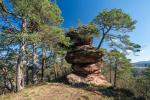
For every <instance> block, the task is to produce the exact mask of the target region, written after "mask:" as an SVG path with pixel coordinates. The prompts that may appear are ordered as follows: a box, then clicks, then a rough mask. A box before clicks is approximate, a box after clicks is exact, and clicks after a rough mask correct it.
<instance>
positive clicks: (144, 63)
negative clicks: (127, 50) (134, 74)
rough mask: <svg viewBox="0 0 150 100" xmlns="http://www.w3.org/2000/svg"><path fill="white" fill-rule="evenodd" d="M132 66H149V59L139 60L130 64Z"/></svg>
mask: <svg viewBox="0 0 150 100" xmlns="http://www.w3.org/2000/svg"><path fill="white" fill-rule="evenodd" d="M132 65H133V67H137V68H138V67H139V68H147V67H149V66H150V61H140V62H136V63H133V64H132Z"/></svg>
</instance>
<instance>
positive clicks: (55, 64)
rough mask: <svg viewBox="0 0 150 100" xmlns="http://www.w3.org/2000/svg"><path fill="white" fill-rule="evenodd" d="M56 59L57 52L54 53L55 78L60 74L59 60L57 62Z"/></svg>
mask: <svg viewBox="0 0 150 100" xmlns="http://www.w3.org/2000/svg"><path fill="white" fill-rule="evenodd" d="M56 59H57V54H56V53H54V73H55V79H57V77H58V74H57V62H56Z"/></svg>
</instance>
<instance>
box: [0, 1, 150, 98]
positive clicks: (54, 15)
mask: <svg viewBox="0 0 150 100" xmlns="http://www.w3.org/2000/svg"><path fill="white" fill-rule="evenodd" d="M64 21H65V20H64V18H63V16H62V11H61V9H60V8H59V6H58V5H57V2H56V1H55V0H0V100H1V98H2V96H5V95H6V96H7V95H8V94H11V93H14V94H17V93H20V92H21V91H24V90H25V89H26V88H27V87H29V88H30V87H34V86H37V85H39V84H45V83H49V84H51V83H61V84H65V85H67V86H71V87H74V88H80V89H84V90H88V91H97V92H99V93H101V94H100V95H104V96H107V97H110V98H111V99H110V100H149V99H150V67H148V68H147V69H145V70H142V71H137V70H134V69H133V68H132V67H133V64H132V62H131V60H130V59H129V58H128V57H127V55H128V54H129V52H128V51H130V52H132V53H133V54H134V55H136V53H138V52H140V51H141V50H142V48H141V46H140V44H137V43H134V42H132V40H131V39H130V35H128V34H127V33H129V32H132V31H133V30H134V29H135V28H136V23H138V22H137V21H136V20H134V19H133V18H132V16H130V15H129V14H128V13H126V12H125V11H123V10H122V9H118V8H113V9H110V10H108V9H104V10H103V11H100V12H99V13H98V14H97V16H95V17H94V18H93V20H91V21H90V22H89V23H88V24H83V23H82V20H78V21H77V24H78V26H77V27H72V26H70V28H67V29H66V28H65V27H63V25H62V24H63V22H64ZM95 38H99V41H98V43H97V44H98V46H94V43H93V40H94V39H95ZM103 45H105V46H103ZM81 55H82V56H81ZM83 56H84V57H83ZM82 57H83V58H82ZM93 59H94V60H93ZM98 62H100V63H98ZM92 64H93V65H92ZM96 64H97V65H96ZM98 64H100V65H98ZM83 66H86V67H83ZM88 66H90V67H88ZM93 70H95V73H96V72H97V73H96V74H95V73H94V72H93ZM99 70H100V71H99ZM72 73H73V74H72ZM91 73H94V76H91V77H92V78H95V80H96V78H97V77H98V78H99V76H98V75H99V74H100V75H101V74H102V75H104V76H100V77H104V78H103V79H104V80H103V81H102V78H101V79H97V80H98V82H100V83H98V82H97V83H96V82H95V81H91V83H90V82H89V80H88V82H87V81H86V79H84V80H83V81H82V78H85V77H87V75H90V74H91ZM82 74H84V75H83V77H82ZM69 75H70V76H69ZM74 75H75V76H74ZM76 75H77V76H76ZM92 75H93V74H92ZM101 82H106V83H107V84H109V86H108V85H107V86H103V85H101ZM106 83H105V85H106ZM97 84H98V85H97ZM99 84H100V85H99ZM50 91H53V90H50ZM60 91H61V90H60ZM64 99H65V98H64ZM2 100H5V99H4V98H3V99H2ZM6 100H14V99H6ZM15 100H35V99H15ZM37 100H38V99H37ZM39 100H42V99H39ZM43 100H56V99H53V98H52V99H50V98H49V99H43ZM57 100H62V99H57ZM65 100H101V99H89V98H86V97H84V99H65ZM102 100H105V99H102ZM106 100H109V98H108V99H106Z"/></svg>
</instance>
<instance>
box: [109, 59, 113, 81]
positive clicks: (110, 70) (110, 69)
mask: <svg viewBox="0 0 150 100" xmlns="http://www.w3.org/2000/svg"><path fill="white" fill-rule="evenodd" d="M111 67H112V66H111V62H110V65H109V78H110V80H109V81H110V83H112V77H111V75H112V74H111V72H112V68H111Z"/></svg>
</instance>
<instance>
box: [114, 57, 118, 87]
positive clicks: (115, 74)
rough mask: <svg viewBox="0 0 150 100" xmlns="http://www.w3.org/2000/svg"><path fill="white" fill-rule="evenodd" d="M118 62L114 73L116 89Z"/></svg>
mask: <svg viewBox="0 0 150 100" xmlns="http://www.w3.org/2000/svg"><path fill="white" fill-rule="evenodd" d="M117 63H118V62H117V60H116V62H115V72H114V87H116V84H117V67H118V64H117Z"/></svg>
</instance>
